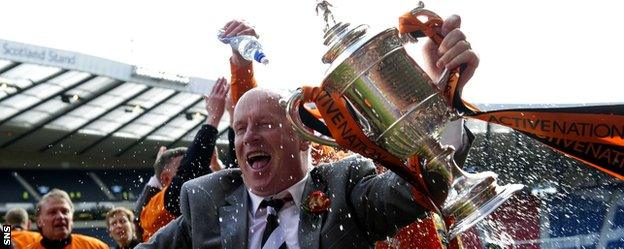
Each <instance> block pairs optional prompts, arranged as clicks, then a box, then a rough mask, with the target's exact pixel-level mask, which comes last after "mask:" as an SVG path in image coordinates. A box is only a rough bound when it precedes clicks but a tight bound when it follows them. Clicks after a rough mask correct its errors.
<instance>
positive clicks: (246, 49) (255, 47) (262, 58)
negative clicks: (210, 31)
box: [217, 30, 269, 65]
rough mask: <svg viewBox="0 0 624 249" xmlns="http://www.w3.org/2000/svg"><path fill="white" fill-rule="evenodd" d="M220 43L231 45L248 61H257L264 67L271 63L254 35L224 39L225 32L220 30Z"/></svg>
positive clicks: (218, 35) (218, 36)
mask: <svg viewBox="0 0 624 249" xmlns="http://www.w3.org/2000/svg"><path fill="white" fill-rule="evenodd" d="M217 38H218V39H219V41H221V42H223V43H225V44H230V46H232V48H233V49H236V50H237V51H238V53H240V54H241V56H243V58H245V59H246V60H248V61H252V60H255V61H257V62H260V63H262V64H264V65H266V64H268V63H269V59H267V58H266V55H265V54H264V52H263V51H262V45H260V42H259V41H258V39H257V38H256V37H255V36H252V35H239V36H230V37H223V30H219V32H218V34H217Z"/></svg>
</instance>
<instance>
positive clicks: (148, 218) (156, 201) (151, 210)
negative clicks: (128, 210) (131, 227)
mask: <svg viewBox="0 0 624 249" xmlns="http://www.w3.org/2000/svg"><path fill="white" fill-rule="evenodd" d="M165 192H167V188H163V189H162V190H161V191H160V192H158V194H156V195H154V196H153V197H152V198H151V199H150V200H149V202H147V205H145V207H143V210H141V228H143V241H147V240H149V238H150V237H152V235H154V233H156V231H158V229H160V228H161V227H164V226H165V225H167V223H169V222H170V221H172V220H173V219H175V218H176V217H175V216H173V214H171V213H169V211H167V209H165Z"/></svg>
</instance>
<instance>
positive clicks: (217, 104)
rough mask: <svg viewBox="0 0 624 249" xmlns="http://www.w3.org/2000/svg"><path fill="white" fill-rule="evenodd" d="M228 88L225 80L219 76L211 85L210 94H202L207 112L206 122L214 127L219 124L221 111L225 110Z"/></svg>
mask: <svg viewBox="0 0 624 249" xmlns="http://www.w3.org/2000/svg"><path fill="white" fill-rule="evenodd" d="M229 89H230V88H229V87H228V85H227V80H226V79H225V78H223V77H220V78H219V79H217V82H216V83H215V85H214V86H213V87H212V90H211V91H210V94H204V101H205V103H206V111H207V112H208V115H207V117H206V124H208V125H212V126H213V127H215V128H217V127H218V126H219V121H221V117H222V116H223V111H224V110H225V96H226V94H227V92H228V90H229Z"/></svg>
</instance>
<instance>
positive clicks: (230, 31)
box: [223, 20, 259, 65]
mask: <svg viewBox="0 0 624 249" xmlns="http://www.w3.org/2000/svg"><path fill="white" fill-rule="evenodd" d="M238 35H251V36H255V37H256V38H258V37H259V36H258V34H256V30H255V29H254V27H253V26H251V25H250V24H248V23H247V22H245V21H243V20H232V21H229V22H228V23H226V24H225V26H223V37H228V36H238ZM230 60H231V61H232V63H233V64H235V65H245V64H249V63H251V61H248V60H245V59H244V58H243V57H242V56H241V55H240V54H239V53H238V51H236V49H232V58H231V59H230Z"/></svg>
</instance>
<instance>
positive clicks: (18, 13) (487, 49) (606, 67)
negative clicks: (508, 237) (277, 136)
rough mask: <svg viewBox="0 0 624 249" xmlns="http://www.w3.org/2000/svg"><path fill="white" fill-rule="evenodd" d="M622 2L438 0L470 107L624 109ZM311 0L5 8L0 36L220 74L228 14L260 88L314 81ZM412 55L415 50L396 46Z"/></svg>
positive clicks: (390, 10)
mask: <svg viewBox="0 0 624 249" xmlns="http://www.w3.org/2000/svg"><path fill="white" fill-rule="evenodd" d="M329 2H330V3H332V4H333V5H334V8H333V12H334V16H335V17H336V19H337V20H338V21H345V22H351V23H354V24H356V23H363V24H368V25H370V26H372V27H377V28H390V27H394V26H396V25H397V19H398V16H400V15H401V14H403V13H405V12H407V11H409V10H411V9H412V8H413V7H415V6H417V4H418V1H415V0H383V1H372V0H333V1H332V0H330V1H329ZM619 2H620V1H608V0H596V1H576V0H572V1H564V0H549V1H538V0H524V1H518V0H511V1H478V0H444V1H442V0H438V1H425V6H426V7H427V8H428V9H430V10H432V11H434V12H436V13H438V14H439V15H440V16H442V17H448V16H450V15H452V14H458V15H460V16H461V18H462V30H463V31H464V33H465V34H466V35H467V37H468V41H469V42H470V43H471V44H472V47H473V49H474V50H475V51H476V52H477V53H478V54H479V57H480V60H481V63H480V66H479V68H478V69H477V72H476V74H475V75H474V77H473V78H472V79H471V81H470V82H469V83H468V85H467V86H466V87H465V88H464V94H463V96H464V99H465V100H467V101H468V102H472V103H539V104H560V103H613V102H624V96H623V93H624V79H622V77H621V72H622V70H623V69H622V65H623V63H622V62H621V60H622V58H624V46H623V45H622V44H624V34H623V32H622V31H621V30H622V27H623V26H624V19H623V18H621V15H622V13H621V10H622V9H624V8H622V7H623V5H624V3H619ZM315 4H316V0H296V1H293V0H290V1H289V0H272V1H253V0H228V1H199V0H197V1H192V0H176V1H157V0H152V1H144V0H133V1H128V0H126V1H121V0H107V1H84V0H83V1H69V0H55V1H33V0H19V1H17V0H15V1H3V4H2V5H3V6H2V9H3V11H2V14H1V15H0V23H2V24H3V27H2V28H1V29H0V39H6V40H11V41H16V42H22V43H27V44H33V45H38V46H44V47H51V48H56V49H63V50H69V51H74V52H80V53H84V54H88V55H93V56H98V57H103V58H107V59H111V60H115V61H119V62H123V63H128V64H133V65H139V66H145V67H149V68H153V69H158V70H164V71H167V72H172V73H177V74H184V75H188V76H196V77H202V78H208V79H216V78H217V77H219V76H226V77H228V76H229V64H228V58H229V56H230V53H231V52H230V49H229V48H228V47H227V45H224V44H222V43H220V42H219V41H218V40H217V39H216V33H217V30H218V29H219V28H221V27H222V26H223V25H224V24H225V23H226V22H228V21H229V20H232V19H244V20H247V21H248V22H250V23H252V24H254V25H255V27H256V29H257V32H258V34H259V35H260V42H261V43H262V44H263V47H264V50H265V53H266V54H267V56H268V57H269V59H270V61H271V62H270V64H269V65H268V66H263V65H260V64H256V65H255V72H256V76H257V79H258V81H259V85H260V86H262V87H267V88H277V89H295V88H297V87H299V86H301V85H304V84H306V85H319V84H320V82H321V80H322V78H323V76H324V75H325V70H326V69H327V68H328V65H326V64H322V63H321V56H322V55H323V54H324V52H325V50H326V49H325V48H324V47H323V45H322V22H321V18H320V17H318V16H316V13H315V11H314V8H315ZM406 48H407V50H408V51H409V53H410V55H412V56H413V57H415V58H416V59H417V60H418V58H420V56H421V53H420V49H419V47H418V45H414V44H408V45H406Z"/></svg>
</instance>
